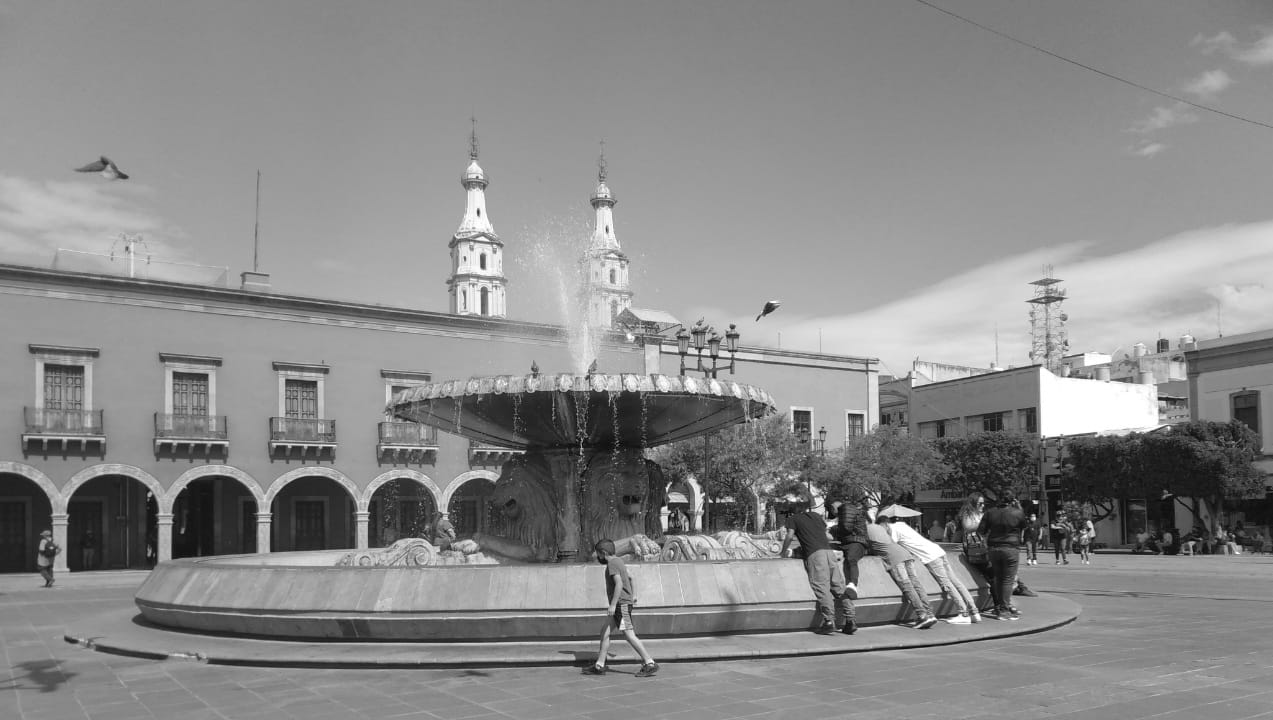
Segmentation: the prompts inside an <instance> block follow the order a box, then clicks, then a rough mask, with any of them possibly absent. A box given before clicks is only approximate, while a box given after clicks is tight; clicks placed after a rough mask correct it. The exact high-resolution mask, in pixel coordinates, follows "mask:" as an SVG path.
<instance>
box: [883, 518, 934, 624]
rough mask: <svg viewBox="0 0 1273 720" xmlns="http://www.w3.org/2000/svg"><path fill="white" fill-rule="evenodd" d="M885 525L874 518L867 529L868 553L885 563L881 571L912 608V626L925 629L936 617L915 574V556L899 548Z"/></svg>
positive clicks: (886, 521) (886, 519) (884, 522)
mask: <svg viewBox="0 0 1273 720" xmlns="http://www.w3.org/2000/svg"><path fill="white" fill-rule="evenodd" d="M888 522H889V520H888V518H885V517H877V518H875V522H873V523H870V524H868V525H867V526H866V538H867V541H868V542H870V544H871V554H872V555H878V556H879V557H880V558H881V559H882V560H883V561H884V568H885V569H886V570H888V574H889V576H890V577H892V578H893V582H894V583H896V584H897V587H898V589H899V590H901V591H902V597H903V598H905V599H906V601H907V602H909V603H910V604H911V607H912V608H914V610H915V616H916V620H915V624H913V625H911V627H913V628H915V629H916V630H927V629H928V628H930V627H932V626H934V625H936V624H937V616H936V615H935V614H934V613H933V608H932V606H931V605H929V604H928V593H926V592H925V591H924V586H923V584H922V583H920V581H919V576H918V575H916V574H915V557H914V556H913V555H911V554H910V553H909V552H906V549H905V548H903V547H902V546H901V545H898V544H897V543H895V542H893V538H892V536H891V535H889V533H888V530H887V529H886V528H885V527H884V525H885V524H887V523H888Z"/></svg>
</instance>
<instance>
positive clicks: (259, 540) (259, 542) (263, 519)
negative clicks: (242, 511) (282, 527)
mask: <svg viewBox="0 0 1273 720" xmlns="http://www.w3.org/2000/svg"><path fill="white" fill-rule="evenodd" d="M271 517H273V513H267V512H259V513H257V514H256V551H257V552H259V553H267V552H272V550H271V549H270V518H271Z"/></svg>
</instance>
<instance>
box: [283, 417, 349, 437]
mask: <svg viewBox="0 0 1273 720" xmlns="http://www.w3.org/2000/svg"><path fill="white" fill-rule="evenodd" d="M270 440H271V441H272V442H300V443H306V442H312V443H334V442H336V421H335V420H312V419H307V418H289V417H273V418H270Z"/></svg>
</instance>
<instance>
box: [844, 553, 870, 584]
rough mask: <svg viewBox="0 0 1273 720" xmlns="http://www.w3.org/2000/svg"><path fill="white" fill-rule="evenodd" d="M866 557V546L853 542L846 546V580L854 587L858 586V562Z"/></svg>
mask: <svg viewBox="0 0 1273 720" xmlns="http://www.w3.org/2000/svg"><path fill="white" fill-rule="evenodd" d="M865 555H866V546H865V545H863V544H862V543H858V542H851V543H848V544H846V545H845V546H844V578H845V581H846V582H848V583H849V584H850V585H853V586H854V587H856V586H857V584H858V560H861V559H862V558H863V557H864V556H865Z"/></svg>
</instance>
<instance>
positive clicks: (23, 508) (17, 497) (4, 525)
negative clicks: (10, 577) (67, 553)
mask: <svg viewBox="0 0 1273 720" xmlns="http://www.w3.org/2000/svg"><path fill="white" fill-rule="evenodd" d="M52 527H53V501H52V500H51V499H50V498H49V495H48V492H47V491H46V490H45V489H43V488H41V487H40V486H39V485H38V484H36V483H35V481H33V480H31V479H29V478H27V477H24V476H22V475H17V474H12V473H0V572H35V549H36V547H37V546H38V545H39V542H40V533H41V532H42V531H44V530H49V529H51V528H52Z"/></svg>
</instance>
